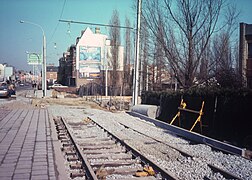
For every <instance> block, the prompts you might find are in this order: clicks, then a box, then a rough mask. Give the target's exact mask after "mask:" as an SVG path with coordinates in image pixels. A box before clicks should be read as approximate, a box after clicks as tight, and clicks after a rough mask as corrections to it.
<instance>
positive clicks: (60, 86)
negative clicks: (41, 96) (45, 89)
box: [49, 84, 68, 89]
mask: <svg viewBox="0 0 252 180" xmlns="http://www.w3.org/2000/svg"><path fill="white" fill-rule="evenodd" d="M66 87H68V86H63V85H62V84H53V85H52V86H49V88H50V89H54V88H66Z"/></svg>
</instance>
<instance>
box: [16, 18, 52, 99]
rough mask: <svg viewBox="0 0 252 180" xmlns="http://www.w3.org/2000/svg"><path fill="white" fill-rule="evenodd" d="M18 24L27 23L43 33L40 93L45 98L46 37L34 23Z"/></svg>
mask: <svg viewBox="0 0 252 180" xmlns="http://www.w3.org/2000/svg"><path fill="white" fill-rule="evenodd" d="M20 23H27V24H32V25H34V26H37V27H39V28H40V29H41V31H42V33H43V48H42V51H43V62H42V92H43V95H42V96H43V97H46V90H47V86H46V37H45V32H44V30H43V28H42V27H41V26H40V25H39V24H36V23H33V22H29V21H22V20H21V21H20Z"/></svg>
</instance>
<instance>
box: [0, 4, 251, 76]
mask: <svg viewBox="0 0 252 180" xmlns="http://www.w3.org/2000/svg"><path fill="white" fill-rule="evenodd" d="M142 1H144V0H142ZM233 1H234V2H235V3H236V4H237V7H238V9H240V11H241V13H240V16H239V22H245V23H248V24H252V10H251V7H252V0H233ZM135 2H136V1H135V0H0V42H1V46H0V63H8V64H9V65H12V66H14V67H15V68H16V69H18V70H26V71H30V70H32V66H31V65H28V64H27V52H29V53H38V54H39V53H41V52H42V30H41V29H40V28H39V27H37V26H35V25H31V24H28V23H20V20H23V21H26V22H32V23H35V24H38V25H40V26H41V27H42V29H43V31H44V32H45V36H46V59H47V64H49V63H50V64H51V63H53V64H55V65H58V60H59V58H60V57H62V54H63V52H66V51H67V48H68V47H69V46H71V45H72V44H75V42H76V38H77V37H79V36H80V34H81V31H82V30H85V29H86V28H87V27H88V25H84V24H73V23H71V24H68V23H63V22H59V20H60V19H62V20H72V21H80V22H90V23H99V24H109V21H110V19H111V17H112V14H113V10H117V11H118V12H119V15H120V23H121V26H124V25H125V17H126V16H127V17H128V18H129V19H130V21H131V24H132V26H133V25H134V24H136V12H134V11H135V10H134V9H133V8H132V7H133V6H134V3H135ZM237 26H239V24H237ZM89 27H90V28H91V30H93V31H94V29H95V26H89ZM101 33H102V34H106V35H109V28H102V27H101Z"/></svg>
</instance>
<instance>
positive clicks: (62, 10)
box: [49, 0, 66, 43]
mask: <svg viewBox="0 0 252 180" xmlns="http://www.w3.org/2000/svg"><path fill="white" fill-rule="evenodd" d="M65 5H66V0H64V4H63V6H62V9H61V13H60V18H59V19H61V18H62V15H63V12H64V9H65ZM58 26H59V21H58V23H57V24H56V26H55V28H54V31H53V34H52V36H51V38H50V40H49V43H51V41H52V39H53V37H54V34H55V32H56V31H57V29H58Z"/></svg>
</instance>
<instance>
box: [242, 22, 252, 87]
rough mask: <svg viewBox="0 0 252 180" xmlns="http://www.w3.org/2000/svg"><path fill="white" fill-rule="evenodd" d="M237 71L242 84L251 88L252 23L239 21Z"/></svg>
mask: <svg viewBox="0 0 252 180" xmlns="http://www.w3.org/2000/svg"><path fill="white" fill-rule="evenodd" d="M239 48H240V49H239V71H240V74H241V75H242V78H243V81H244V86H245V87H248V88H252V24H246V23H240V47H239Z"/></svg>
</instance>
